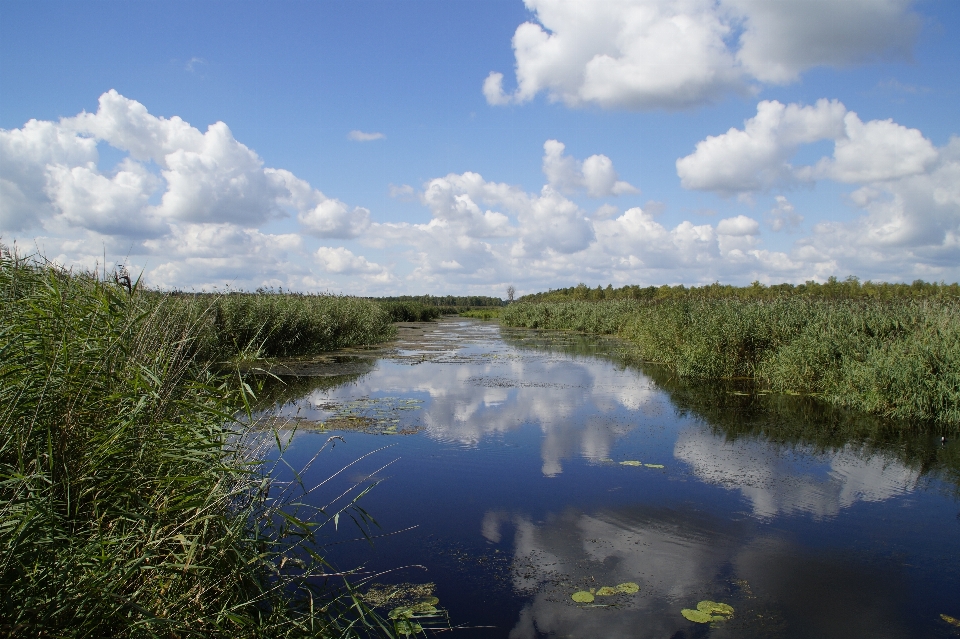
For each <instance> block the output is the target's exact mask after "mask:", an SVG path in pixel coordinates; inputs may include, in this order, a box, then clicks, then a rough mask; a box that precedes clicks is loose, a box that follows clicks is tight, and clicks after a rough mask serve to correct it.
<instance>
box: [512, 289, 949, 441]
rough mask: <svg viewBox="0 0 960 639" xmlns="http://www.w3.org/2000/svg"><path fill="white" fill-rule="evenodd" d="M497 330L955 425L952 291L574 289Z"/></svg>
mask: <svg viewBox="0 0 960 639" xmlns="http://www.w3.org/2000/svg"><path fill="white" fill-rule="evenodd" d="M500 322H501V323H502V324H503V325H505V326H514V327H524V328H540V329H551V330H570V331H579V332H583V333H592V334H599V335H612V336H617V337H619V338H621V339H623V340H624V341H625V342H626V343H627V344H628V348H627V350H626V351H625V353H624V355H625V357H626V359H627V360H634V361H643V362H652V363H656V364H663V365H666V366H668V367H669V368H670V369H671V370H672V371H673V372H674V374H675V375H677V376H678V377H680V378H688V379H715V380H737V379H740V380H744V379H746V380H751V381H752V382H753V383H755V384H757V385H759V386H760V387H761V388H764V389H768V390H771V391H774V392H778V393H785V394H797V395H808V396H813V397H816V398H819V399H821V400H823V401H826V402H827V403H828V404H830V405H833V406H838V407H843V408H849V409H854V410H859V411H863V412H867V413H872V414H875V415H878V416H881V417H885V418H892V419H897V420H901V421H904V422H908V421H909V422H915V423H916V422H923V423H934V424H937V425H939V426H940V427H948V428H950V429H952V431H953V432H956V431H957V428H958V426H960V287H958V285H957V284H949V285H945V284H928V283H924V282H919V281H918V282H914V283H913V284H886V283H882V284H875V283H872V282H867V283H863V284H861V283H860V282H859V281H858V280H856V279H855V278H848V279H847V280H845V281H838V280H836V279H835V278H831V279H830V280H829V281H828V282H826V283H825V284H817V283H814V282H808V283H806V284H804V285H799V286H792V285H789V284H784V285H778V286H769V287H768V286H763V285H761V284H759V283H754V284H753V285H751V286H747V287H733V286H721V285H718V284H715V285H711V286H704V287H694V288H686V287H683V286H678V287H669V286H664V287H648V288H640V287H635V286H626V287H623V288H620V289H613V287H607V288H606V289H602V288H600V287H598V288H596V289H590V288H588V287H586V286H585V285H580V286H578V287H574V288H569V289H560V290H557V291H549V292H547V293H540V294H536V295H529V296H524V297H522V298H520V299H519V300H518V301H517V302H515V303H513V304H510V305H508V306H506V307H504V308H503V310H502V312H501V314H500Z"/></svg>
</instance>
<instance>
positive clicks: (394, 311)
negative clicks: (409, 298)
mask: <svg viewBox="0 0 960 639" xmlns="http://www.w3.org/2000/svg"><path fill="white" fill-rule="evenodd" d="M379 304H380V307H381V308H382V309H384V310H385V311H386V312H387V313H388V314H389V315H390V321H391V322H432V321H433V320H435V319H437V318H439V317H440V316H441V315H442V314H443V309H442V308H441V307H439V306H426V305H424V304H421V303H420V302H379Z"/></svg>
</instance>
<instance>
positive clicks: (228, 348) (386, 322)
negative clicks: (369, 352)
mask: <svg viewBox="0 0 960 639" xmlns="http://www.w3.org/2000/svg"><path fill="white" fill-rule="evenodd" d="M147 296H148V297H150V298H153V299H157V300H164V303H165V305H166V308H167V310H166V312H167V313H168V314H169V315H170V316H171V317H174V318H177V321H179V322H181V323H184V324H189V325H191V326H193V327H194V330H195V332H196V336H197V338H196V340H197V341H196V346H197V349H198V355H199V356H200V357H201V358H203V359H208V360H219V361H226V360H232V359H235V358H236V357H237V356H239V355H240V354H241V353H244V354H256V355H258V356H260V357H290V356H297V355H313V354H316V353H320V352H323V351H329V350H335V349H338V348H344V347H347V346H355V345H360V344H377V343H380V342H384V341H387V340H389V339H391V338H392V337H394V336H395V335H396V330H395V329H394V327H393V326H391V322H392V321H393V320H392V319H391V316H390V312H389V311H388V310H387V309H385V308H383V307H382V306H381V305H379V304H377V303H376V302H371V301H370V300H365V299H361V298H357V297H349V296H345V295H300V294H294V293H282V292H273V291H260V292H258V293H226V294H224V295H214V294H209V293H197V294H184V293H178V294H170V295H164V294H161V293H150V294H148V295H147Z"/></svg>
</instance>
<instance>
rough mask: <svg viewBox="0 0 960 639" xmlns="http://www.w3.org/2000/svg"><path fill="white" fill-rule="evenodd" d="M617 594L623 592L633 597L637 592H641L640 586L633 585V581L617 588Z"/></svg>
mask: <svg viewBox="0 0 960 639" xmlns="http://www.w3.org/2000/svg"><path fill="white" fill-rule="evenodd" d="M617 592H622V593H624V594H627V595H632V594H633V593H635V592H640V586H638V585H637V584H635V583H633V582H632V581H627V582H625V583H622V584H619V585H618V586H617Z"/></svg>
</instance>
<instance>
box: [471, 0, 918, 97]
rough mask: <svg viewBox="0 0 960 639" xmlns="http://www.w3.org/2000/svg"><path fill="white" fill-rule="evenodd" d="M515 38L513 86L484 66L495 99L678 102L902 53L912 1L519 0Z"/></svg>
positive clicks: (486, 89)
mask: <svg viewBox="0 0 960 639" xmlns="http://www.w3.org/2000/svg"><path fill="white" fill-rule="evenodd" d="M525 4H526V5H527V8H528V9H529V10H530V11H532V12H533V13H534V15H535V21H531V22H524V23H523V24H521V25H520V26H519V27H517V30H516V32H515V33H514V36H513V50H514V55H515V57H516V82H517V87H516V89H515V90H514V92H513V93H506V92H505V91H504V89H503V74H502V73H500V72H498V71H492V72H491V73H490V74H489V75H488V76H487V78H486V80H485V81H484V83H483V94H484V96H485V97H486V99H487V102H488V103H490V104H492V105H502V104H508V103H511V102H514V103H522V102H526V101H529V100H531V99H533V98H534V97H535V96H536V95H537V94H538V93H540V92H546V93H547V95H548V97H549V99H550V100H552V101H562V102H564V103H565V104H567V105H568V106H572V107H580V106H584V105H589V104H595V105H599V106H601V107H607V108H628V109H650V108H668V109H672V108H681V107H687V106H691V105H696V104H702V103H705V102H709V101H712V100H715V99H718V98H719V97H721V96H722V95H724V94H725V93H728V92H730V91H739V92H743V91H746V90H748V89H749V84H750V83H751V82H767V83H778V84H782V83H786V82H792V81H794V80H796V79H797V78H798V77H799V75H800V73H801V72H803V71H804V70H805V69H808V68H811V67H815V66H822V65H827V66H844V65H850V64H857V63H862V62H867V61H870V60H872V59H875V58H877V57H883V56H886V57H889V56H899V57H904V56H907V55H909V52H910V48H911V46H912V44H913V42H914V40H915V38H916V35H917V32H918V28H919V18H918V17H917V16H916V15H915V14H913V13H911V11H910V7H911V5H912V4H913V1H912V0H851V1H850V2H833V1H832V0H780V1H778V2H766V1H764V0H721V1H719V2H717V1H714V0H617V1H612V2H586V3H585V2H578V1H577V0H525Z"/></svg>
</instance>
